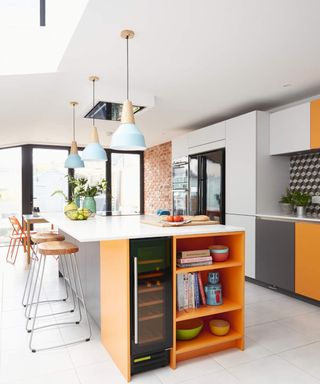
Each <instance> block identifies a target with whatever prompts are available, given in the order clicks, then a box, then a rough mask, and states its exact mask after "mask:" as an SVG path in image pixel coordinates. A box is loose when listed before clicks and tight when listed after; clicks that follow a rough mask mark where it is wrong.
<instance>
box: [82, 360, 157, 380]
mask: <svg viewBox="0 0 320 384" xmlns="http://www.w3.org/2000/svg"><path fill="white" fill-rule="evenodd" d="M76 371H77V374H78V377H79V379H80V383H81V384H102V383H112V384H126V383H127V381H126V380H125V379H124V377H123V376H122V375H121V373H120V371H119V370H118V368H117V367H116V366H115V364H113V363H112V362H104V363H98V364H92V365H86V366H83V367H79V368H77V369H76ZM132 383H133V384H140V383H141V384H142V383H144V384H162V383H161V381H160V380H159V379H158V378H157V377H156V376H155V375H154V374H153V373H152V372H146V373H142V374H139V375H135V376H132Z"/></svg>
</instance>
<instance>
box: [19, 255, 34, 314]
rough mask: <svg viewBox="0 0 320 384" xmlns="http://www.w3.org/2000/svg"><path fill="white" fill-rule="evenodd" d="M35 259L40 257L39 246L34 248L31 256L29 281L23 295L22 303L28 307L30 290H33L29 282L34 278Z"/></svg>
mask: <svg viewBox="0 0 320 384" xmlns="http://www.w3.org/2000/svg"><path fill="white" fill-rule="evenodd" d="M34 259H35V260H37V259H38V257H37V248H36V249H32V256H31V260H30V268H29V271H28V276H27V281H26V285H25V287H24V291H23V295H22V305H23V306H24V307H26V306H27V303H28V302H29V297H30V290H31V285H30V284H29V283H30V282H32V279H33V272H34ZM30 278H31V280H30ZM27 292H28V293H27ZM26 296H27V300H26Z"/></svg>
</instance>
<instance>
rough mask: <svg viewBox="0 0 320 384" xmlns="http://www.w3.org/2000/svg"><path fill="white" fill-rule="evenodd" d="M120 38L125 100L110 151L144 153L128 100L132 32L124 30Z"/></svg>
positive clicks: (141, 136) (144, 148) (142, 143)
mask: <svg viewBox="0 0 320 384" xmlns="http://www.w3.org/2000/svg"><path fill="white" fill-rule="evenodd" d="M121 37H122V38H124V39H126V42H127V100H126V101H125V102H124V103H123V107H122V113H121V124H120V126H119V128H118V129H117V130H116V131H115V133H114V134H113V135H112V138H111V145H110V148H111V149H118V150H122V151H144V150H146V143H145V140H144V136H143V134H142V133H141V132H140V130H139V128H138V127H137V126H136V124H135V121H134V115H133V107H132V102H131V101H130V100H129V39H132V38H133V37H134V32H133V31H130V30H124V31H122V32H121Z"/></svg>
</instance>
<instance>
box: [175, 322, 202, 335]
mask: <svg viewBox="0 0 320 384" xmlns="http://www.w3.org/2000/svg"><path fill="white" fill-rule="evenodd" d="M203 325H204V323H203V321H202V320H201V319H192V320H186V321H181V322H179V323H177V340H191V339H194V338H195V337H197V336H198V335H199V333H200V332H201V331H202V328H203Z"/></svg>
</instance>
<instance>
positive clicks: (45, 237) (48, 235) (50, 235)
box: [31, 232, 65, 244]
mask: <svg viewBox="0 0 320 384" xmlns="http://www.w3.org/2000/svg"><path fill="white" fill-rule="evenodd" d="M64 239H65V237H64V236H63V235H59V233H54V232H38V233H35V234H34V235H32V236H31V240H32V241H33V243H35V244H41V243H44V242H48V241H63V240H64Z"/></svg>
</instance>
